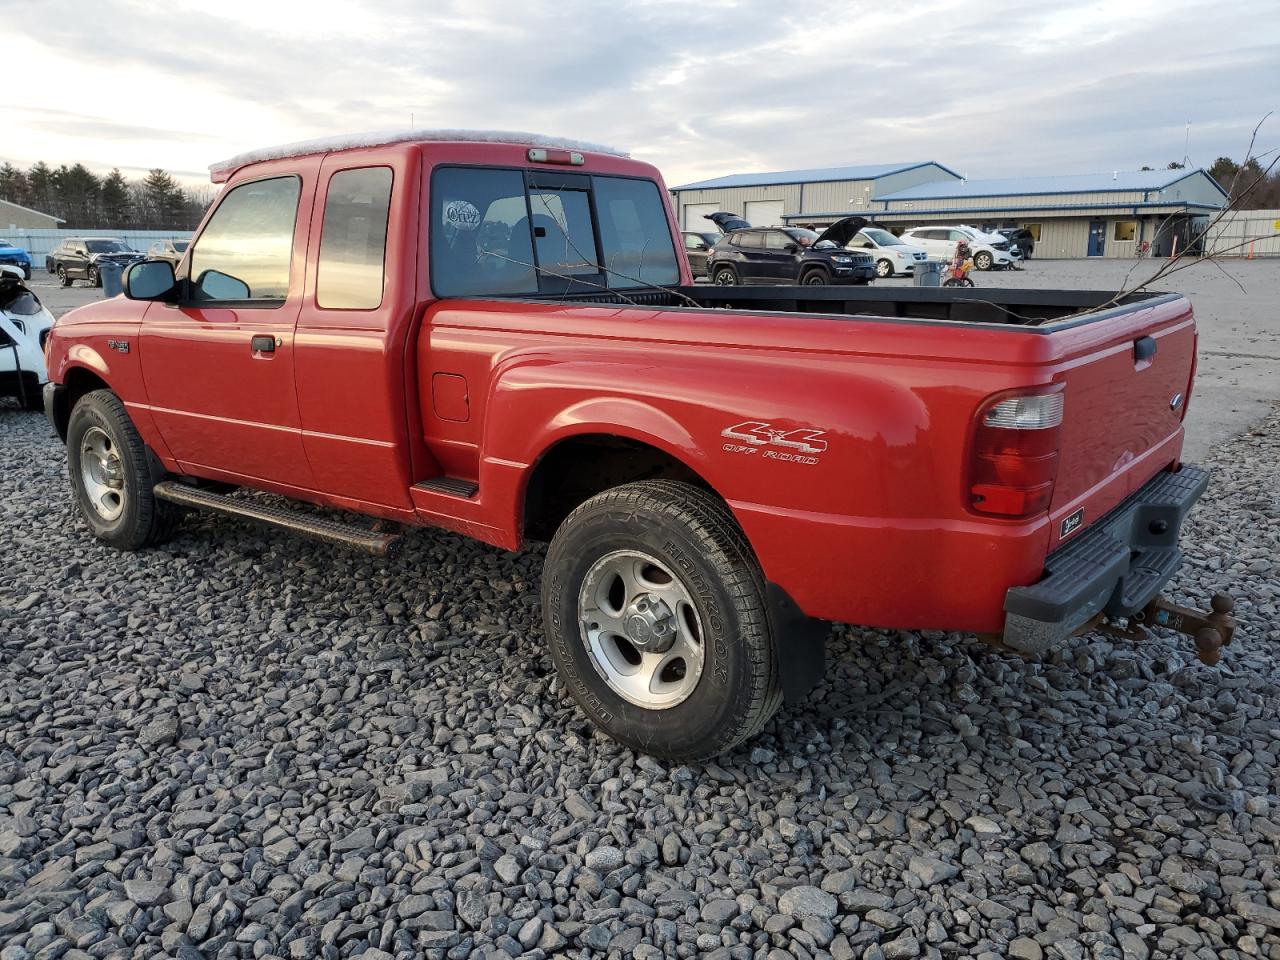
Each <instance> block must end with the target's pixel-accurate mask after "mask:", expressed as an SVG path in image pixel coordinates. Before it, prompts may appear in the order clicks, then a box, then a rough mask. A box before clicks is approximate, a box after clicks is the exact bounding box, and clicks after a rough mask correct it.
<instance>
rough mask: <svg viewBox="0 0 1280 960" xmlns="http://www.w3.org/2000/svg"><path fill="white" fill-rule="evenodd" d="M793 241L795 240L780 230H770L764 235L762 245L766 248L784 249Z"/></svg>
mask: <svg viewBox="0 0 1280 960" xmlns="http://www.w3.org/2000/svg"><path fill="white" fill-rule="evenodd" d="M793 243H795V241H794V240H793V239H791V237H789V236H788V235H787V234H785V233H783V232H782V231H781V230H770V231H769V232H768V233H766V234H765V235H764V245H765V249H766V250H785V249H787V247H788V245H790V244H793Z"/></svg>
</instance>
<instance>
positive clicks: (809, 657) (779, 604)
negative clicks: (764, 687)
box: [765, 583, 831, 704]
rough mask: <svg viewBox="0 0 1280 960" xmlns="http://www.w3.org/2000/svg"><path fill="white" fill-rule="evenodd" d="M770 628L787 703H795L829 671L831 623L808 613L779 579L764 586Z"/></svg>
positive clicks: (779, 676)
mask: <svg viewBox="0 0 1280 960" xmlns="http://www.w3.org/2000/svg"><path fill="white" fill-rule="evenodd" d="M765 598H766V600H767V601H768V604H769V631H770V633H771V634H772V636H773V648H774V651H775V653H776V655H777V657H778V679H779V681H780V682H781V685H782V696H783V699H784V700H785V701H786V702H787V703H789V704H790V703H796V702H797V701H799V700H800V699H802V698H803V697H804V696H805V694H807V693H808V692H809V691H810V690H812V689H813V688H814V686H815V685H816V684H817V683H818V681H819V680H821V679H822V677H823V675H824V674H825V673H826V669H827V661H826V650H827V634H828V633H829V632H830V631H831V624H830V623H829V622H828V621H826V620H815V619H814V618H813V617H809V616H806V615H805V613H804V612H803V611H802V610H801V609H800V608H799V607H798V606H796V602H795V601H794V600H792V599H791V596H790V595H789V594H788V593H787V591H785V590H783V589H782V588H781V587H780V586H778V585H777V584H776V583H769V584H767V585H766V587H765Z"/></svg>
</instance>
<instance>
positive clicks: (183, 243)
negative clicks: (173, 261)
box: [173, 240, 191, 253]
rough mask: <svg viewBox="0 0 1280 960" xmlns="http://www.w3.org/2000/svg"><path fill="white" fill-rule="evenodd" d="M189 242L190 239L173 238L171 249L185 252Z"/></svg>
mask: <svg viewBox="0 0 1280 960" xmlns="http://www.w3.org/2000/svg"><path fill="white" fill-rule="evenodd" d="M190 243H191V241H190V240H175V241H173V249H175V250H177V251H178V252H179V253H186V252H187V247H188V246H189V245H190Z"/></svg>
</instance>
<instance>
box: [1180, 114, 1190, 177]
mask: <svg viewBox="0 0 1280 960" xmlns="http://www.w3.org/2000/svg"><path fill="white" fill-rule="evenodd" d="M1182 165H1183V166H1184V167H1189V166H1191V121H1190V120H1188V121H1187V138H1186V140H1184V141H1183V143H1182Z"/></svg>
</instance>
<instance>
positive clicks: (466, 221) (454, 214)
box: [444, 200, 480, 231]
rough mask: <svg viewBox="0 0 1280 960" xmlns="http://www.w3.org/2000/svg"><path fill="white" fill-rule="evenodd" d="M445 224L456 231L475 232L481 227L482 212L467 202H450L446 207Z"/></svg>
mask: <svg viewBox="0 0 1280 960" xmlns="http://www.w3.org/2000/svg"><path fill="white" fill-rule="evenodd" d="M444 222H445V225H446V226H450V227H453V228H454V229H455V230H467V231H470V230H475V229H477V228H479V226H480V211H479V210H477V209H476V206H475V204H473V203H471V202H470V201H467V200H450V201H449V202H448V203H446V204H445V205H444Z"/></svg>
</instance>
